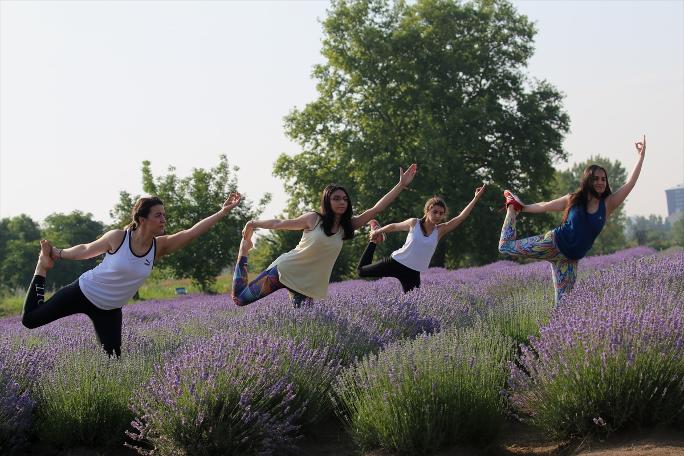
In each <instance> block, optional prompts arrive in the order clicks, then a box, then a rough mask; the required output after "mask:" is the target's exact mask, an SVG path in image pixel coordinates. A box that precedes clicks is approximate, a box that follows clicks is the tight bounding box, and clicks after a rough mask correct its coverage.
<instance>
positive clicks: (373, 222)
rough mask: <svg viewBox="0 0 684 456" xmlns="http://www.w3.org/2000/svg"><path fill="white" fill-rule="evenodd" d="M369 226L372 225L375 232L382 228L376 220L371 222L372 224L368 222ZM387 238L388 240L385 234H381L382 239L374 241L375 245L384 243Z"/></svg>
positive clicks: (371, 227)
mask: <svg viewBox="0 0 684 456" xmlns="http://www.w3.org/2000/svg"><path fill="white" fill-rule="evenodd" d="M368 224H369V225H370V229H371V231H375V230H377V229H379V228H380V224H379V223H378V221H377V220H375V219H373V220H371V221H370V222H368ZM386 238H387V236H385V233H381V234H380V239H373V242H375V243H376V244H377V243H380V242H382V241H384V240H385V239H386Z"/></svg>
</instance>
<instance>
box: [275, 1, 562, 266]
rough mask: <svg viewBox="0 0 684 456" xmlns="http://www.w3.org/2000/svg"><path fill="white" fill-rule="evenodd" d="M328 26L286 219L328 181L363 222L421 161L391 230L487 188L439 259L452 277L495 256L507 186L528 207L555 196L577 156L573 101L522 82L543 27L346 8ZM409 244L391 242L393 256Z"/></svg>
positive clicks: (504, 14)
mask: <svg viewBox="0 0 684 456" xmlns="http://www.w3.org/2000/svg"><path fill="white" fill-rule="evenodd" d="M323 29H324V40H323V48H322V54H323V56H324V57H325V62H324V63H322V64H319V65H316V66H315V67H314V69H313V77H314V78H315V79H316V80H317V89H318V98H317V99H315V100H314V101H312V102H311V103H309V104H307V105H306V106H304V107H303V108H295V109H293V111H292V112H291V113H290V114H289V115H288V116H287V117H286V120H285V129H286V133H287V134H288V135H289V136H290V138H292V139H293V140H295V141H296V142H297V143H298V144H299V145H300V146H301V152H300V153H298V154H296V155H294V156H287V155H281V156H280V157H279V158H278V160H277V162H276V165H275V169H274V174H275V175H277V176H278V177H280V178H282V179H283V180H284V181H285V188H286V191H287V192H288V193H289V195H290V200H289V205H288V209H287V213H288V215H290V216H293V215H298V214H299V213H301V212H303V211H305V210H307V209H308V210H310V209H314V208H317V207H318V202H319V199H320V192H321V190H322V189H323V187H324V186H325V185H326V184H328V183H330V182H337V183H339V184H342V185H345V186H346V187H348V188H349V190H350V191H351V196H352V199H353V204H354V209H355V211H356V212H357V213H358V211H359V210H361V209H365V208H368V207H370V206H372V205H373V204H374V203H375V202H376V201H377V200H378V199H379V198H380V197H381V196H382V195H383V194H384V193H385V192H386V191H387V190H388V189H389V188H391V187H392V186H393V185H394V184H395V183H396V180H397V174H398V168H399V166H400V165H403V166H404V167H405V166H408V165H409V164H410V163H414V162H415V163H418V169H419V170H418V173H419V175H418V178H417V179H416V180H415V181H414V182H413V183H412V184H411V189H410V190H409V191H408V192H404V193H403V194H402V195H401V196H400V198H399V199H398V200H397V201H396V202H395V203H394V204H393V205H392V206H391V207H390V208H389V209H387V210H386V211H385V212H384V213H383V214H381V220H380V222H381V223H383V224H385V223H389V222H395V221H400V220H404V219H406V218H408V217H410V216H416V215H421V213H422V207H423V204H424V201H425V200H426V199H427V198H429V197H431V196H433V195H434V194H438V195H442V196H444V197H445V198H446V199H447V202H448V203H449V204H450V206H451V209H452V211H453V212H455V211H458V210H460V209H461V208H463V207H464V206H465V205H466V204H467V203H468V201H470V199H471V198H472V194H473V191H474V189H475V188H476V187H477V186H479V185H481V183H482V182H483V181H484V182H487V183H490V184H491V185H490V189H489V191H488V192H487V194H486V196H485V197H484V198H483V199H482V201H480V203H479V206H478V207H477V208H476V209H475V211H474V212H473V214H472V216H471V219H470V220H468V222H467V223H465V224H464V225H463V226H462V227H459V230H458V232H457V233H455V234H454V235H452V236H448V237H447V238H445V241H446V243H445V246H444V247H443V248H440V251H441V252H443V254H442V255H439V254H438V255H436V258H437V260H438V261H437V263H438V264H448V265H451V266H456V265H460V264H463V263H464V262H472V263H478V262H483V261H489V260H492V259H494V258H496V257H497V256H498V251H497V249H496V245H497V240H498V237H499V230H498V228H497V229H494V227H499V226H500V225H501V223H502V219H503V215H502V214H500V213H497V212H496V211H494V210H489V209H487V208H488V207H494V206H499V205H500V204H501V196H500V195H501V193H500V191H501V190H502V189H503V188H504V187H509V186H510V187H511V188H514V189H516V190H517V191H518V192H520V193H521V194H522V195H523V196H524V197H526V198H528V199H530V200H532V199H540V198H546V197H548V196H549V190H550V183H551V181H552V178H553V173H554V169H553V165H552V163H553V161H554V160H557V159H565V157H566V154H565V152H564V151H563V149H562V146H561V144H562V140H563V136H564V135H565V133H567V131H568V125H569V120H568V116H567V114H566V113H565V112H564V111H563V109H562V104H561V101H562V96H561V94H560V93H559V92H558V91H557V90H556V89H555V88H554V87H552V86H551V85H550V84H549V83H548V82H545V81H531V80H530V79H529V78H528V77H527V76H526V74H525V69H526V65H527V62H528V60H529V59H530V57H531V56H532V54H533V51H534V49H533V37H534V35H535V28H534V25H533V24H532V23H531V22H530V21H529V20H528V19H527V17H525V16H524V15H521V14H519V13H517V12H516V10H515V8H514V7H513V6H512V5H511V4H510V3H509V2H507V1H499V0H482V1H473V2H456V1H451V0H417V1H416V2H410V3H409V2H404V1H397V2H390V1H388V0H349V1H347V0H335V1H333V2H332V5H331V7H330V9H329V13H328V17H327V18H326V19H325V20H324V21H323ZM543 221H544V218H543V217H539V218H536V219H533V220H532V219H530V221H529V223H532V224H534V223H539V224H540V226H541V223H542V222H543ZM540 229H541V228H540ZM276 236H278V235H276ZM402 242H403V238H402V237H401V236H390V238H389V239H388V241H387V242H386V243H384V245H383V247H382V249H385V250H384V253H386V252H387V251H388V250H391V249H393V248H396V247H397V246H398V245H400V244H401V243H402ZM358 243H359V244H360V245H363V244H364V242H360V241H359V242H358ZM382 249H380V251H379V252H378V254H383V251H382ZM352 253H353V254H351V255H350V257H352V258H354V259H356V258H358V256H359V255H360V251H357V252H352ZM343 269H346V270H351V269H353V268H352V265H347V266H345V267H344V268H343Z"/></svg>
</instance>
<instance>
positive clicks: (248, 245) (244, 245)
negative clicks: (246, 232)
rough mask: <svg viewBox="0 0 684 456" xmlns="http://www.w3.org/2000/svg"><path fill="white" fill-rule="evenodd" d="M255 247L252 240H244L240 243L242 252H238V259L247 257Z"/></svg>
mask: <svg viewBox="0 0 684 456" xmlns="http://www.w3.org/2000/svg"><path fill="white" fill-rule="evenodd" d="M253 246H254V244H252V240H251V239H249V238H248V239H245V238H242V240H241V241H240V250H238V259H240V258H242V257H243V256H244V257H246V256H247V254H248V253H249V251H250V250H251V249H252V247H253Z"/></svg>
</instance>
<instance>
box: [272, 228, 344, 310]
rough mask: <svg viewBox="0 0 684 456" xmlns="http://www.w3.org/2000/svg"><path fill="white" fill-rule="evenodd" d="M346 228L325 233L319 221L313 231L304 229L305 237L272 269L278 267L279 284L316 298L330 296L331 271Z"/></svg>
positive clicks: (276, 261) (274, 263)
mask: <svg viewBox="0 0 684 456" xmlns="http://www.w3.org/2000/svg"><path fill="white" fill-rule="evenodd" d="M343 236H344V230H343V229H342V227H340V228H339V229H338V230H337V233H335V234H333V235H332V236H326V234H325V232H324V231H323V224H322V223H318V225H316V227H315V228H314V229H313V230H311V231H304V233H302V239H301V240H300V241H299V244H297V247H295V248H294V249H293V250H290V251H289V252H287V253H284V254H282V255H280V256H279V257H278V258H276V259H275V261H273V263H271V265H270V266H269V267H268V268H269V269H270V268H272V267H273V266H278V276H279V279H280V283H282V284H283V285H285V286H286V287H287V288H289V289H291V290H293V291H296V292H297V293H301V294H303V295H304V296H307V297H309V298H313V299H321V298H325V297H326V296H327V295H328V283H329V282H330V274H331V273H332V268H333V266H334V265H335V260H337V257H338V255H339V254H340V250H342V237H343Z"/></svg>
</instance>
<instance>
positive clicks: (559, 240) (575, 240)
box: [553, 199, 606, 260]
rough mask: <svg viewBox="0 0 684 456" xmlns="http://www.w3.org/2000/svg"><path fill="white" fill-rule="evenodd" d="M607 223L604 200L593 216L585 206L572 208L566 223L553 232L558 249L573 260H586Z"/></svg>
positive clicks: (600, 202)
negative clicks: (585, 256)
mask: <svg viewBox="0 0 684 456" xmlns="http://www.w3.org/2000/svg"><path fill="white" fill-rule="evenodd" d="M605 223H606V203H605V202H604V201H603V199H601V200H600V201H599V208H598V210H597V211H596V212H594V213H593V214H590V213H588V212H587V208H586V207H585V206H582V205H579V204H578V205H575V206H573V207H571V208H570V212H568V218H567V219H566V220H565V223H563V224H562V225H561V226H559V227H558V228H556V229H554V230H553V237H554V240H555V241H556V247H558V250H560V252H561V253H562V254H563V255H565V256H566V257H568V258H570V259H571V260H579V259H580V258H584V255H586V254H587V252H588V251H589V249H591V246H592V245H594V240H595V239H596V237H597V236H598V235H599V233H600V232H601V230H602V229H603V225H604V224H605Z"/></svg>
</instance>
